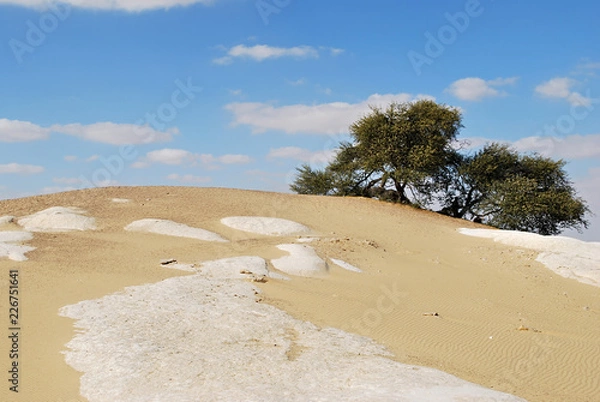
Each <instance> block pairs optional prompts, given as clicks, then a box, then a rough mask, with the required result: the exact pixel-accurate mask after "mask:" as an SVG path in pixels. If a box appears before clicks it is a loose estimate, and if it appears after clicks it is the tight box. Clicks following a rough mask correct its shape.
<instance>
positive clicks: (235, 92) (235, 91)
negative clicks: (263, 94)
mask: <svg viewBox="0 0 600 402" xmlns="http://www.w3.org/2000/svg"><path fill="white" fill-rule="evenodd" d="M229 94H230V95H233V96H240V95H242V94H243V91H242V90H241V89H230V90H229Z"/></svg>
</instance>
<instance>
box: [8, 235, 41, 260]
mask: <svg viewBox="0 0 600 402" xmlns="http://www.w3.org/2000/svg"><path fill="white" fill-rule="evenodd" d="M31 239H33V235H32V234H31V233H30V232H0V258H4V257H8V259H10V260H13V261H26V260H27V257H25V253H27V252H29V251H33V250H35V247H30V246H23V245H20V244H12V243H20V242H23V241H27V240H31Z"/></svg>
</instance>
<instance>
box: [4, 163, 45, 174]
mask: <svg viewBox="0 0 600 402" xmlns="http://www.w3.org/2000/svg"><path fill="white" fill-rule="evenodd" d="M43 172H44V168H43V167H42V166H35V165H21V164H18V163H9V164H6V165H0V174H23V175H31V174H38V173H43Z"/></svg>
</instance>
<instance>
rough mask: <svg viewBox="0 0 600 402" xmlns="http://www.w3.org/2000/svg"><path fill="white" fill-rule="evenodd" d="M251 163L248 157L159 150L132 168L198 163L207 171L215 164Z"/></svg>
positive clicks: (180, 150)
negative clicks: (156, 164)
mask: <svg viewBox="0 0 600 402" xmlns="http://www.w3.org/2000/svg"><path fill="white" fill-rule="evenodd" d="M250 162H252V158H250V157H249V156H248V155H237V154H236V155H234V154H227V155H222V156H214V155H212V154H195V153H192V152H189V151H186V150H183V149H170V148H165V149H159V150H156V151H151V152H148V153H147V154H146V156H145V157H144V158H142V159H141V160H139V161H137V162H134V163H133V164H132V165H131V167H133V168H138V169H142V168H146V167H149V166H150V165H151V164H153V163H160V164H163V165H184V164H185V165H190V166H195V165H197V164H198V163H200V164H203V165H205V167H207V168H209V169H214V168H216V167H217V166H216V165H217V164H223V165H233V164H246V163H250Z"/></svg>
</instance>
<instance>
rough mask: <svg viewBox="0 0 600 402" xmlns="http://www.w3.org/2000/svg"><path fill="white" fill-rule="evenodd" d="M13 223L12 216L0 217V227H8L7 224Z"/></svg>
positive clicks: (13, 218)
mask: <svg viewBox="0 0 600 402" xmlns="http://www.w3.org/2000/svg"><path fill="white" fill-rule="evenodd" d="M14 221H15V217H14V216H0V226H2V225H8V224H9V223H13V222H14Z"/></svg>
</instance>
